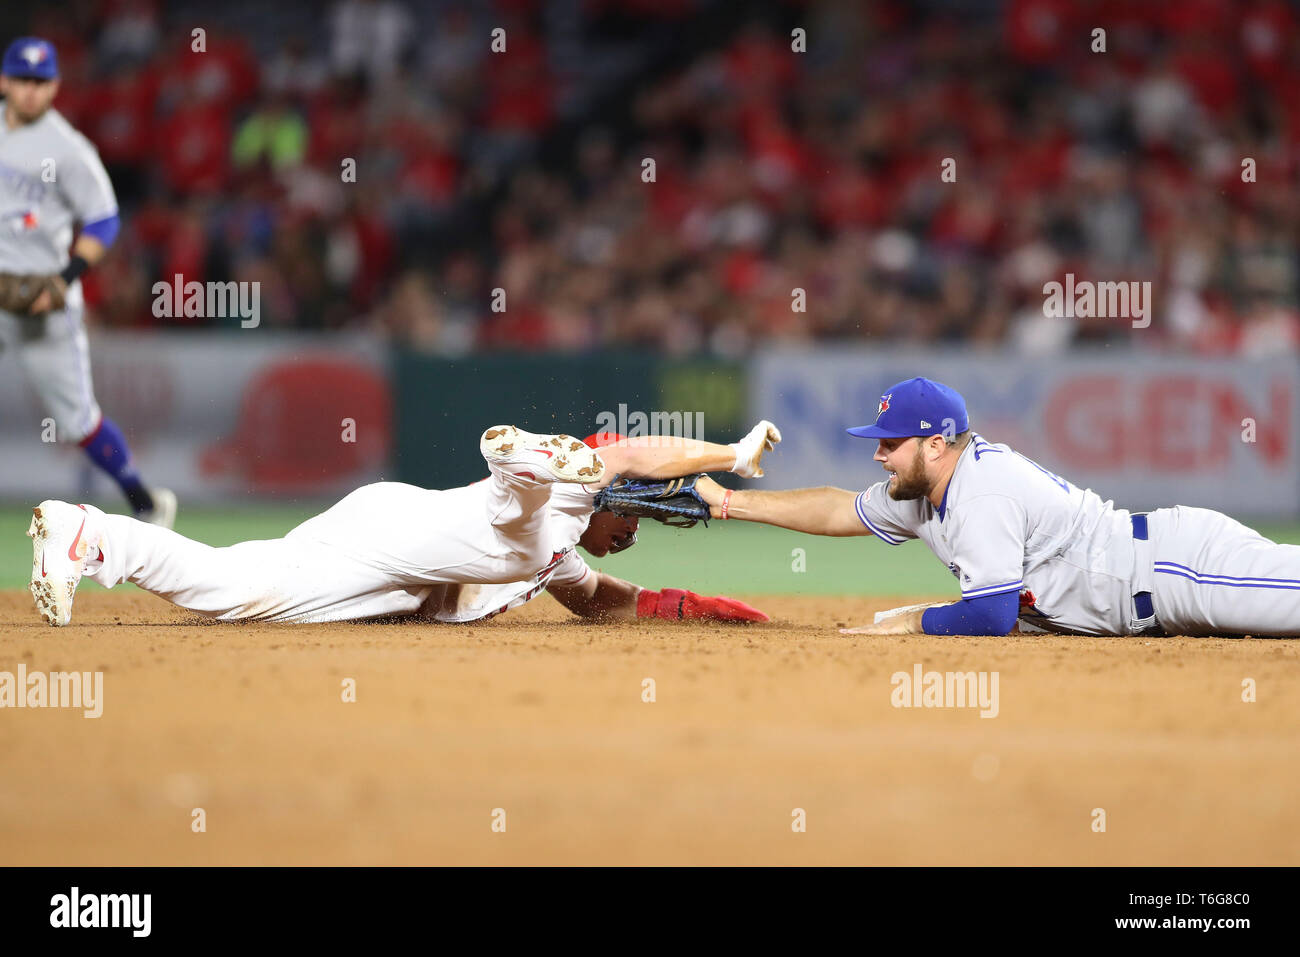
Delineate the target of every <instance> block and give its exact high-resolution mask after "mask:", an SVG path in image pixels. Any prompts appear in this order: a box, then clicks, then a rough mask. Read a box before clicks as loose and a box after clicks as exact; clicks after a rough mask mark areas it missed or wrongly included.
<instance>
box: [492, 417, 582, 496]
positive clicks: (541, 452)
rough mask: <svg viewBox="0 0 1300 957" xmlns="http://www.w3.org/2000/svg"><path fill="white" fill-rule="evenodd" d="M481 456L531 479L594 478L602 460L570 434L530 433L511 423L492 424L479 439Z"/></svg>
mask: <svg viewBox="0 0 1300 957" xmlns="http://www.w3.org/2000/svg"><path fill="white" fill-rule="evenodd" d="M479 450H480V451H482V453H483V458H485V459H487V460H488V461H489V462H491V463H492V464H493V465H495V466H497V467H498V468H500V469H501V470H502V471H504V472H508V473H509V474H511V475H517V476H520V477H521V478H530V479H532V480H533V481H534V482H576V483H578V484H580V485H587V484H590V483H592V482H598V481H599V480H600V477H601V476H602V475H604V474H605V463H604V462H602V461H601V460H600V456H599V455H597V454H596V450H595V449H593V448H591V447H590V446H589V445H587V444H586V443H585V442H583V441H581V440H579V439H575V438H574V437H573V436H571V435H534V434H533V433H532V432H525V431H524V430H523V429H517V428H515V427H514V426H513V425H494V426H492V428H490V429H488V430H487V431H486V432H484V433H483V438H482V439H480V440H479Z"/></svg>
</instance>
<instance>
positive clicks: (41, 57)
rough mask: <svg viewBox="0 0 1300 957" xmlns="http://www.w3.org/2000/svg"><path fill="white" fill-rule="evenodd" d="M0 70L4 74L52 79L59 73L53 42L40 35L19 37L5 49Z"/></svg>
mask: <svg viewBox="0 0 1300 957" xmlns="http://www.w3.org/2000/svg"><path fill="white" fill-rule="evenodd" d="M0 72H3V73H4V75H5V76H13V77H30V78H33V79H37V80H53V79H54V78H55V77H57V76H58V75H59V60H58V57H57V56H55V53H54V44H52V43H50V41H49V40H42V39H41V38H40V37H19V38H18V39H17V40H15V41H14V42H13V43H11V44H9V48H8V49H6V50H5V55H4V61H3V64H2V65H0Z"/></svg>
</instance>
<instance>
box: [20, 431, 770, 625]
mask: <svg viewBox="0 0 1300 957" xmlns="http://www.w3.org/2000/svg"><path fill="white" fill-rule="evenodd" d="M780 440H781V434H780V432H778V431H777V429H776V427H775V426H773V425H772V424H771V423H770V422H760V423H759V424H758V425H756V426H755V427H754V428H753V429H752V430H751V431H750V432H749V434H748V435H746V436H745V437H744V438H743V439H741V440H740V441H739V442H736V443H733V444H731V445H718V444H715V443H712V442H703V441H698V440H694V439H669V440H663V439H655V438H650V439H624V438H622V437H617V436H609V435H608V434H604V435H598V436H591V437H590V438H588V439H587V440H586V442H580V441H578V440H577V439H574V438H571V437H570V436H567V435H534V434H532V433H529V432H525V431H523V430H521V429H517V428H515V427H514V426H509V425H503V426H495V427H493V428H491V429H488V430H487V431H486V432H484V433H483V437H482V439H481V440H480V450H481V451H482V453H483V457H484V458H485V459H486V460H487V464H488V470H489V473H490V474H489V475H488V477H487V478H486V479H483V480H482V481H479V482H475V483H474V484H472V485H467V486H465V487H464V488H455V489H448V490H445V491H442V490H437V489H422V488H417V487H416V486H414V485H404V484H401V483H397V482H380V483H377V484H374V485H367V486H364V487H363V488H360V489H357V490H356V491H355V492H353V493H351V494H350V495H348V496H347V497H346V498H344V499H343V500H342V501H341V502H339V503H338V504H337V505H335V506H334V507H333V508H331V509H329V510H328V511H326V512H324V513H323V514H321V515H318V516H316V517H315V518H312V519H309V520H308V521H306V522H304V523H303V524H302V525H299V526H298V527H297V528H295V529H293V530H292V531H291V532H289V534H288V535H286V536H285V537H284V538H280V539H275V540H273V541H255V542H242V543H240V544H238V545H232V546H230V547H228V548H212V547H209V546H207V545H203V544H200V543H199V542H194V541H191V540H189V539H188V538H184V537H183V536H181V535H178V534H176V533H175V532H172V531H170V530H168V529H164V528H159V527H157V526H154V525H150V524H146V523H144V522H140V521H137V520H135V519H133V518H128V517H126V516H124V515H106V514H105V513H103V512H102V511H100V510H99V509H97V508H95V507H94V506H91V505H70V504H68V503H66V502H58V501H44V502H42V503H41V504H40V505H39V506H37V508H36V509H34V510H33V511H34V514H33V517H32V524H31V528H30V529H29V530H28V533H27V534H28V535H30V536H31V537H32V541H33V548H32V581H31V589H32V595H33V597H34V598H35V599H36V607H37V610H38V611H39V612H40V614H41V615H42V616H43V617H44V618H45V620H46V621H47V622H49V623H50V624H51V625H66V624H68V623H69V621H71V618H72V600H73V596H74V594H75V592H76V589H77V583H78V582H79V581H80V580H81V576H82V575H83V574H85V575H88V576H89V577H90V578H93V579H94V580H95V581H97V582H99V583H100V584H101V585H104V586H106V587H109V588H111V587H112V586H114V585H116V584H119V583H121V582H127V581H129V582H134V583H135V584H137V585H139V586H140V587H141V588H143V589H144V590H145V591H148V592H152V593H153V594H155V595H158V596H160V597H162V598H165V599H167V600H168V601H170V602H172V603H173V604H175V605H179V606H180V607H181V608H185V609H188V610H190V611H193V612H197V613H198V614H200V615H205V616H207V617H210V618H217V619H221V620H223V621H283V622H326V621H349V620H354V619H364V618H376V617H387V616H404V615H422V616H424V617H427V618H432V619H434V620H437V621H445V622H462V621H476V620H478V619H480V618H487V617H491V616H492V615H497V614H500V613H501V612H503V611H506V610H508V609H510V608H515V607H518V606H519V605H522V604H524V603H525V602H527V601H529V600H531V599H532V598H534V597H536V596H537V595H538V594H540V593H541V591H542V590H543V589H546V590H547V591H549V592H550V593H551V594H552V595H553V596H555V598H556V599H558V600H559V602H560V603H561V604H562V605H564V606H565V607H566V608H568V609H569V610H570V611H572V612H574V613H575V614H578V615H581V616H584V617H588V618H633V617H641V618H645V617H657V618H669V619H682V618H707V619H714V620H721V621H766V620H767V616H766V615H764V614H763V613H762V612H761V611H758V610H757V609H754V608H751V607H749V606H748V605H746V604H744V603H743V602H740V601H736V600H735V599H732V598H723V597H719V598H710V597H704V596H701V595H696V594H694V593H693V592H689V591H684V590H682V589H679V588H665V589H663V590H662V591H651V590H649V589H644V588H640V587H639V586H637V585H634V584H631V583H630V582H625V581H623V580H621V579H618V578H615V577H613V576H612V575H607V574H605V573H603V572H597V571H594V570H593V569H591V568H590V567H589V566H588V565H587V563H586V562H584V561H583V560H582V558H581V557H580V556H579V555H578V553H577V552H576V551H575V550H574V548H575V546H577V545H582V547H583V548H584V549H585V550H586V551H588V552H589V553H591V554H592V555H595V556H597V557H600V556H603V555H606V554H608V553H610V552H618V551H622V550H623V549H625V548H627V547H629V546H630V545H632V544H633V543H634V542H635V541H636V529H637V519H636V518H635V517H630V518H625V517H620V516H617V515H614V514H611V513H609V512H604V511H602V512H595V511H594V510H595V504H594V503H595V496H596V493H597V492H598V491H599V490H600V489H601V488H603V487H604V486H605V485H607V484H609V482H610V480H611V479H612V478H613V476H614V475H615V474H621V475H622V476H623V477H625V478H631V477H644V478H652V479H653V478H675V477H677V476H680V475H689V474H691V473H694V472H702V471H709V470H728V469H729V470H731V471H733V472H736V473H737V474H739V475H742V476H746V477H749V476H760V475H762V474H763V470H762V468H761V466H760V464H759V463H760V461H761V459H762V456H763V453H764V452H765V451H767V450H769V449H771V448H773V447H775V445H776V443H778V442H779V441H780ZM611 441H612V442H613V444H608V443H609V442H611ZM597 445H599V446H600V449H599V451H597V450H596V448H595V446H597ZM700 507H701V509H702V508H703V506H702V505H701V506H700Z"/></svg>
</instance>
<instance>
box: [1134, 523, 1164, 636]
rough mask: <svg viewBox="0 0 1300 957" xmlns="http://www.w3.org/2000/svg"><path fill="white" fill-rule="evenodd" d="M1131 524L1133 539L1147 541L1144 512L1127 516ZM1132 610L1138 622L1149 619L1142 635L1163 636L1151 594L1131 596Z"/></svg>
mask: <svg viewBox="0 0 1300 957" xmlns="http://www.w3.org/2000/svg"><path fill="white" fill-rule="evenodd" d="M1129 518H1130V520H1131V521H1132V522H1133V537H1134V538H1137V539H1141V540H1142V541H1146V540H1147V516H1146V513H1145V512H1141V513H1137V514H1134V515H1130V516H1129ZM1133 610H1134V611H1136V612H1137V616H1138V620H1139V621H1144V620H1146V619H1148V618H1149V619H1151V624H1150V625H1149V626H1148V627H1147V628H1145V629H1144V630H1143V631H1142V632H1141V634H1143V635H1163V634H1164V629H1163V628H1161V627H1160V622H1159V620H1157V619H1156V606H1155V602H1153V601H1152V600H1151V592H1149V591H1140V592H1137V593H1136V594H1134V595H1133Z"/></svg>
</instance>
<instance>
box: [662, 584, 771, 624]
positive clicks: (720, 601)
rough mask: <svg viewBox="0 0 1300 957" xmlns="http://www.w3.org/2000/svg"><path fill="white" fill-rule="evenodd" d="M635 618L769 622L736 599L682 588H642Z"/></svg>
mask: <svg viewBox="0 0 1300 957" xmlns="http://www.w3.org/2000/svg"><path fill="white" fill-rule="evenodd" d="M636 616H637V617H638V618H667V619H669V620H673V621H676V620H680V619H684V618H704V619H708V620H711V621H770V620H771V619H769V618H768V617H767V615H765V614H763V613H762V612H761V611H759V610H758V609H757V608H753V607H751V606H750V605H746V604H745V603H744V602H743V601H739V600H737V599H735V598H727V597H726V596H725V595H719V596H717V597H716V598H709V597H707V596H705V595H697V594H695V592H693V591H685V590H683V589H681V588H665V589H664V590H663V591H651V590H650V589H648V588H643V589H642V590H641V593H640V594H639V595H637V597H636Z"/></svg>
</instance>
